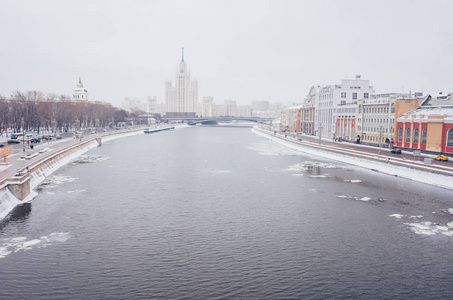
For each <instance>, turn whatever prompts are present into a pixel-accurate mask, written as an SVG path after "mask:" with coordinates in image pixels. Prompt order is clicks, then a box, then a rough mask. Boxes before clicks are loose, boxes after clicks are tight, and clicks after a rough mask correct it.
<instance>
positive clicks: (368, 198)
mask: <svg viewBox="0 0 453 300" xmlns="http://www.w3.org/2000/svg"><path fill="white" fill-rule="evenodd" d="M335 197H337V198H343V199H352V200H357V201H363V202H368V201H370V200H373V198H370V197H356V196H352V195H336V196H335Z"/></svg>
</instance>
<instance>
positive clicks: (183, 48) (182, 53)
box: [181, 47, 184, 62]
mask: <svg viewBox="0 0 453 300" xmlns="http://www.w3.org/2000/svg"><path fill="white" fill-rule="evenodd" d="M181 62H184V47H182V60H181Z"/></svg>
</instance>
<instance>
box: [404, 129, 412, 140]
mask: <svg viewBox="0 0 453 300" xmlns="http://www.w3.org/2000/svg"><path fill="white" fill-rule="evenodd" d="M405 142H406V143H410V142H411V129H410V128H406V139H405Z"/></svg>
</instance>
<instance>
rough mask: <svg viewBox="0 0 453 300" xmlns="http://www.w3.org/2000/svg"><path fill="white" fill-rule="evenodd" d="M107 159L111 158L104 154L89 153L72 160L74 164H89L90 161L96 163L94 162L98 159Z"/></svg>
mask: <svg viewBox="0 0 453 300" xmlns="http://www.w3.org/2000/svg"><path fill="white" fill-rule="evenodd" d="M107 159H109V158H108V157H107V156H104V155H89V154H85V155H81V156H80V157H78V158H77V159H76V160H74V161H73V162H72V164H74V165H76V164H89V163H94V162H98V161H104V160H107Z"/></svg>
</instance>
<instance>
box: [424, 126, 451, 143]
mask: <svg viewBox="0 0 453 300" xmlns="http://www.w3.org/2000/svg"><path fill="white" fill-rule="evenodd" d="M450 130H451V129H450ZM427 135H428V131H427V130H426V129H423V130H422V145H426V136H427Z"/></svg>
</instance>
